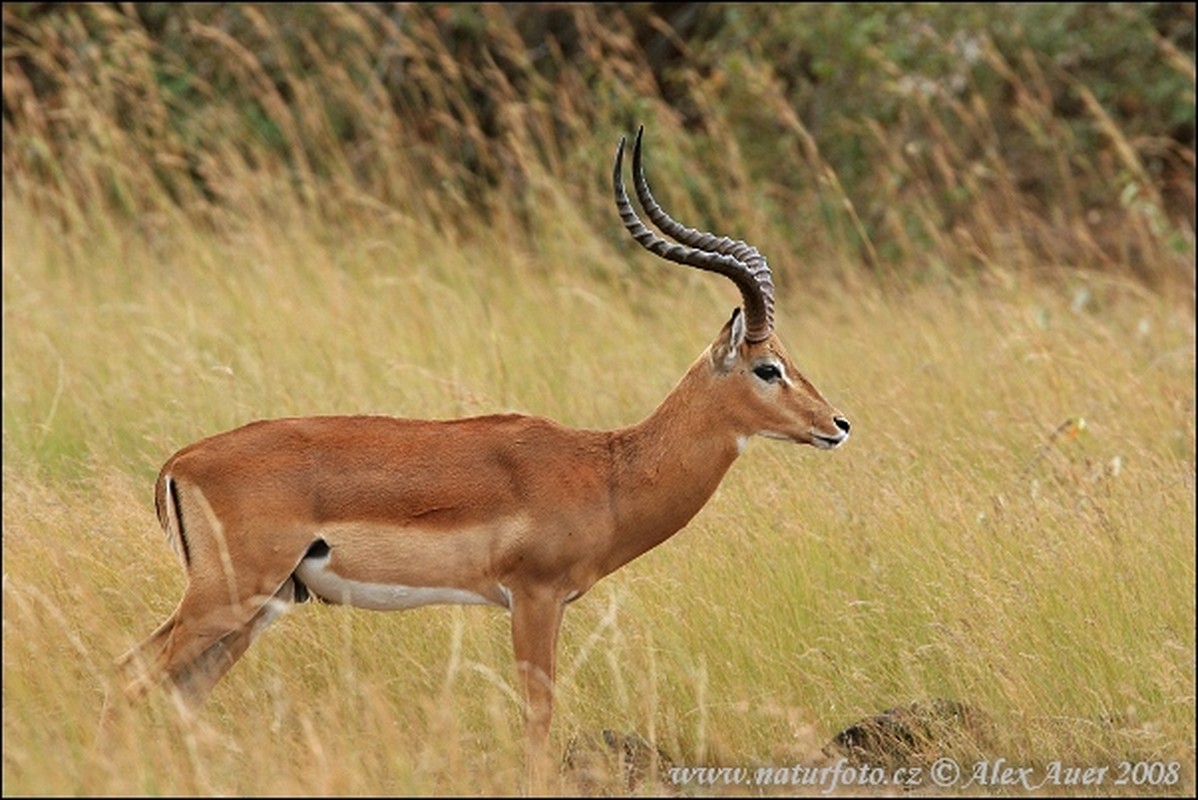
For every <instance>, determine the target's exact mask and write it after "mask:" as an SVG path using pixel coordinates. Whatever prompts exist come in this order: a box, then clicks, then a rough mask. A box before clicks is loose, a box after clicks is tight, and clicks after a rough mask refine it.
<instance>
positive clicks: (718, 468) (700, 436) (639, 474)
mask: <svg viewBox="0 0 1198 800" xmlns="http://www.w3.org/2000/svg"><path fill="white" fill-rule="evenodd" d="M719 381H720V379H719V377H718V376H717V375H715V374H714V373H713V371H712V368H711V366H710V360H709V356H708V354H707V353H704V355H703V356H701V357H700V358H699V360H698V361H696V362H695V364H694V365H693V366H692V367H691V368H690V370H688V371H687V373H686V375H684V376H683V378H682V380H681V381H679V382H678V385H677V386H676V387H674V389H673V391H671V392H670V394H669V395H668V396H667V397H666V398H665V400H663V401H662V403H661V405H659V406H658V407H657V409H656V410H655V411H654V412H653V413H652V414H651V415H650V416H649V417H648V418H647V419H646V420H644V421H643V422H641V423H639V424H637V425H633V426H632V427H629V428H623V429H621V430H617V431H613V432H612V439H611V451H612V452H611V455H612V484H613V485H612V493H611V497H612V504H613V509H612V512H613V517H614V522H615V537H616V539H615V542H614V546H613V548H612V549H611V551H610V553H609V555H608V560H607V562H606V563H605V565H604V566H605V574H607V573H610V572H611V571H613V570H615V569H617V568H619V567H620V566H621V565H623V564H626V563H628V562H629V561H631V560H632V559H634V558H636V557H637V556H639V555H641V554H642V553H645V552H647V551H649V550H651V549H652V548H654V547H656V546H657V545H659V544H661V543H662V542H664V541H665V540H666V539H668V538H670V536H672V535H674V534H675V533H677V532H678V531H679V530H680V529H681V528H682V527H683V526H685V525H686V524H687V523H688V522H689V521H690V520H691V518H692V517H694V515H695V514H697V513H698V512H699V509H700V508H702V507H703V505H704V504H705V503H706V502H707V500H708V499H709V498H710V497H711V495H712V494H713V493H714V492H715V490H716V487H717V486H719V484H720V481H721V480H722V479H723V477H724V474H725V473H726V472H727V471H728V468H729V467H731V466H732V462H733V461H735V460H736V457H737V456H738V455H739V454H740V451H741V448H742V446H743V438H742V437H743V434H741V433H739V432H738V431H736V430H734V429H732V427H731V426H730V424H729V421H728V419H729V416H728V414H727V411H726V410H724V411H723V412H721V408H720V405H721V404H720V402H719V397H720V394H721V392H720V390H719V386H718V385H717V384H718V383H719Z"/></svg>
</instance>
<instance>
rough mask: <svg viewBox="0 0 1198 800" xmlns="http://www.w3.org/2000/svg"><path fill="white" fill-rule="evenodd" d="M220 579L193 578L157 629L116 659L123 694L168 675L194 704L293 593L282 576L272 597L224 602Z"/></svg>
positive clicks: (136, 691)
mask: <svg viewBox="0 0 1198 800" xmlns="http://www.w3.org/2000/svg"><path fill="white" fill-rule="evenodd" d="M224 592H225V589H224V586H223V585H213V584H212V582H202V581H199V580H193V581H192V583H190V584H188V587H187V591H186V592H185V593H184V596H183V599H182V600H181V601H180V603H179V607H178V608H176V609H175V613H174V614H172V615H171V616H170V618H169V619H168V620H167V621H166V622H165V623H163V624H162V625H161V626H160V627H159V628H158V630H156V631H154V633H152V634H150V636H149V637H147V638H146V640H145V641H143V642H142V643H141V644H139V645H137V646H136V647H134V648H133V649H132V650H130V651H129V652H128V653H126V654H125V655H124V656H122V657H121V659H120V660H119V661H118V662H117V664H118V667H120V668H122V669H124V670H126V671H127V672H131V673H133V675H134V678H133V680H132V681H131V682H130V683H129V684H128V686H127V687H126V690H125V692H126V695H127V696H129V698H130V699H136V698H139V697H141V696H142V695H144V694H145V693H146V692H147V691H149V690H150V689H152V688H153V687H154V686H156V685H158V684H159V683H161V682H162V681H163V680H164V679H167V678H169V679H170V680H171V681H172V683H174V685H175V688H176V689H177V690H179V692H180V693H181V694H182V695H184V696H185V697H186V699H187V700H188V701H189V702H192V703H195V704H198V703H199V701H201V700H202V699H203V698H204V695H206V694H207V692H208V690H209V689H211V688H212V686H213V685H215V683H216V682H217V681H218V680H219V679H220V678H221V676H222V675H224V674H225V673H226V672H227V671H228V670H229V668H230V667H232V666H233V664H234V662H236V661H237V659H238V658H240V657H241V655H242V654H243V653H244V652H245V650H246V648H247V647H249V645H250V643H251V642H252V641H253V639H254V637H256V636H257V635H258V634H259V633H261V632H262V630H264V629H265V628H266V626H267V625H269V624H270V623H271V622H272V621H273V620H274V619H275V618H276V617H277V616H278V614H279V612H280V611H281V610H282V608H283V607H284V606H285V604H286V603H288V602H290V601H291V599H292V598H293V594H294V584H293V583H292V581H291V580H290V579H288V580H285V581H284V582H283V584H282V586H281V587H280V588H279V589H278V590H277V591H276V593H275V594H274V596H273V597H262V596H258V597H249V598H246V599H245V600H244V601H242V602H241V603H240V604H238V605H236V606H233V605H230V604H229V602H228V600H227V599H226V598H225V595H224Z"/></svg>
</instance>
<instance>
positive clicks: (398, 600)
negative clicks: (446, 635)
mask: <svg viewBox="0 0 1198 800" xmlns="http://www.w3.org/2000/svg"><path fill="white" fill-rule="evenodd" d="M295 575H296V577H297V578H299V579H300V581H301V582H302V583H303V584H304V585H305V586H307V587H308V589H309V590H310V591H311V592H312V593H313V594H314V595H316V596H317V597H319V598H321V599H322V600H326V601H328V602H330V603H341V604H344V605H351V606H357V607H358V608H369V609H373V610H375V611H402V610H404V609H407V608H416V607H418V606H428V605H435V604H450V605H475V604H487V603H491V601H490V600H488V599H487V598H485V597H483V596H482V595H481V594H476V593H474V592H469V591H466V590H465V589H452V588H447V587H442V586H400V585H396V584H385V583H364V582H362V581H355V580H350V579H348V578H343V577H341V576H340V575H338V574H337V573H335V572H333V571H332V570H331V569H329V557H328V556H327V555H325V556H321V557H317V558H305V559H304V560H303V561H301V562H300V563H299V566H298V567H296V568H295Z"/></svg>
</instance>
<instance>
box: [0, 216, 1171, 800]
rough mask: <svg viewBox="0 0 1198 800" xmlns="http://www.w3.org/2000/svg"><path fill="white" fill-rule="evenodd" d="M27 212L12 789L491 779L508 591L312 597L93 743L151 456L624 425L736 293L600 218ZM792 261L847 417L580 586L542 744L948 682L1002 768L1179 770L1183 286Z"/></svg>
mask: <svg viewBox="0 0 1198 800" xmlns="http://www.w3.org/2000/svg"><path fill="white" fill-rule="evenodd" d="M39 231H40V228H39V226H38V224H37V218H36V217H34V216H32V215H30V214H29V213H27V210H26V209H24V208H22V207H21V205H20V204H19V203H10V204H8V205H7V207H6V216H5V241H4V253H5V255H4V259H5V261H4V296H5V322H4V324H5V332H6V335H5V337H4V363H5V374H4V398H5V402H4V415H5V422H4V447H5V462H4V463H5V467H4V497H5V502H4V532H5V533H4V540H5V548H4V570H5V582H4V592H5V599H4V614H5V625H4V709H5V714H4V734H5V735H4V741H5V749H4V757H5V771H4V782H5V786H4V788H5V792H6V793H19V794H23V793H37V794H40V793H66V794H81V793H122V792H131V793H152V794H174V793H190V792H198V793H237V794H241V793H252V794H273V793H289V792H300V793H360V792H371V793H373V792H387V793H401V792H402V793H408V792H413V793H430V792H438V793H441V792H445V793H477V792H486V791H495V792H500V793H511V792H514V791H517V790H518V787H519V785H520V784H519V778H520V749H519V710H518V706H517V704H516V702H515V694H514V690H513V680H514V674H513V672H514V670H513V669H512V667H511V656H510V652H509V644H508V633H507V628H506V618H505V617H504V616H503V615H502V614H500V613H496V612H490V611H487V610H485V609H452V608H444V609H427V610H422V611H419V612H413V613H410V614H392V615H376V614H371V613H368V612H358V611H349V610H344V609H331V608H320V607H303V608H300V609H297V611H296V612H295V613H293V614H291V615H290V616H289V617H288V618H286V619H285V620H284V621H283V622H282V623H280V624H279V625H278V626H277V628H276V629H272V631H271V632H270V633H269V634H268V635H267V636H266V637H264V639H263V640H262V641H261V642H260V643H259V644H256V645H255V649H254V650H253V651H251V654H250V655H249V656H247V658H246V659H245V661H244V662H243V663H242V664H241V665H239V666H238V667H237V668H236V669H235V670H234V672H233V673H232V674H231V676H230V677H229V678H227V679H226V681H224V682H223V683H222V684H221V685H220V686H219V687H218V689H217V691H216V693H215V694H214V696H213V698H212V700H211V702H210V704H209V706H208V707H207V710H206V712H205V713H204V714H203V715H202V716H201V717H199V718H198V719H194V720H186V721H185V720H181V719H180V718H178V717H177V716H176V714H175V712H174V711H173V710H172V708H171V706H170V704H169V703H167V702H165V700H164V699H161V698H159V699H155V700H153V701H152V702H151V703H150V704H149V705H148V706H147V707H146V708H144V709H142V710H138V711H134V712H131V713H128V714H121V715H120V716H119V717H118V720H117V722H116V724H115V727H114V728H113V729H112V730H111V731H109V732H108V733H107V734H105V735H104V736H102V737H100V736H98V734H97V727H96V726H97V720H98V718H99V713H100V708H101V704H102V702H103V698H104V696H105V694H106V692H108V691H109V690H110V689H111V688H112V687H111V684H110V681H111V676H110V674H109V672H108V665H109V663H110V661H111V659H112V658H113V657H115V656H116V655H118V654H119V653H120V652H121V651H122V650H123V649H125V648H126V647H127V646H129V645H130V644H131V643H132V642H133V641H135V640H136V639H138V638H140V637H141V636H143V635H144V634H145V633H147V632H148V631H149V630H150V629H151V628H152V627H153V626H154V625H156V624H157V623H158V622H159V621H160V620H161V618H163V617H165V616H166V615H167V613H169V611H170V609H171V607H172V605H173V603H174V602H175V601H176V599H177V597H178V595H179V593H180V591H181V585H182V576H181V575H180V573H179V571H178V568H177V565H176V563H175V561H174V558H173V556H172V555H171V554H170V552H169V550H168V549H167V548H166V546H165V545H164V544H163V542H162V541H161V534H160V532H159V531H158V530H157V527H156V524H155V522H154V519H153V512H152V508H151V502H150V486H151V483H152V477H153V474H154V471H155V470H156V468H157V466H158V464H159V462H160V461H161V460H162V459H163V458H164V457H165V456H166V455H167V454H168V453H169V452H170V451H171V450H172V449H173V448H175V447H177V446H179V445H180V444H182V443H185V442H187V441H190V440H192V439H194V438H197V437H199V436H201V435H204V434H206V433H210V432H212V431H215V430H220V429H224V428H227V427H230V426H232V425H235V424H237V423H239V422H241V421H244V420H247V419H250V418H253V417H261V416H276V415H284V414H295V413H323V412H332V411H377V412H386V413H395V414H402V415H413V416H453V415H459V414H468V413H476V412H484V411H492V410H501V409H513V408H514V409H518V410H522V411H527V412H530V413H537V414H543V415H546V416H551V417H554V418H556V419H559V420H562V421H565V422H568V423H571V424H576V425H580V426H615V425H620V424H626V423H629V422H632V421H635V420H636V419H638V418H639V417H641V416H643V415H644V414H646V413H648V411H649V410H650V409H651V408H652V407H653V405H654V404H655V403H656V401H657V400H658V399H660V397H661V396H663V395H664V394H665V392H666V391H667V390H668V388H669V386H670V384H671V383H672V381H673V380H675V379H676V378H677V376H678V375H680V374H681V373H682V371H683V370H684V368H685V367H686V365H687V364H688V363H689V361H690V359H692V358H693V357H694V356H695V355H697V353H698V352H699V351H700V350H701V349H702V347H703V346H704V345H705V344H706V342H707V341H708V339H709V338H710V337H711V336H712V335H713V334H714V332H715V331H716V330H717V329H718V326H719V324H720V323H721V322H722V321H723V318H724V316H725V314H726V313H727V311H728V309H729V308H730V307H731V304H732V302H733V297H734V293H733V292H732V291H731V290H730V288H729V287H724V286H721V285H720V283H721V282H720V281H716V280H708V279H707V278H708V276H704V275H694V276H690V275H686V274H685V273H682V272H681V271H680V270H677V271H675V270H671V269H669V268H663V270H662V272H663V274H661V275H658V276H655V278H656V279H655V280H652V281H649V282H647V283H646V284H644V285H632V284H630V283H628V282H627V281H620V280H618V275H617V274H616V273H618V272H619V271H620V269H621V259H620V258H619V257H618V256H617V255H616V254H615V253H607V252H606V250H605V246H604V245H603V243H601V242H593V243H588V244H587V245H585V246H582V247H580V252H582V253H587V252H593V253H594V254H595V258H596V260H595V261H594V262H593V263H590V262H588V261H587V260H586V257H585V256H582V257H580V258H579V259H578V260H576V261H574V263H553V262H551V261H549V260H547V259H546V258H545V257H543V256H541V255H539V254H532V255H531V256H530V255H529V254H527V253H523V252H512V251H508V250H504V249H497V248H491V249H490V250H489V251H488V252H486V253H482V252H479V251H478V250H476V249H474V248H472V247H469V246H467V247H459V246H456V245H452V246H451V245H446V244H438V243H436V242H431V241H430V242H422V243H421V245H420V246H416V247H413V246H412V244H411V242H410V240H408V238H407V237H406V235H405V234H404V233H402V232H399V231H395V230H386V229H381V230H379V231H378V232H377V234H376V235H375V236H374V237H369V238H365V237H364V238H357V239H353V240H341V241H337V240H333V239H328V240H324V239H325V237H323V236H321V232H319V231H317V232H315V233H313V232H311V231H304V230H296V229H287V230H270V229H266V228H263V229H258V230H255V231H254V235H253V236H252V237H243V238H240V239H239V240H238V241H237V242H236V243H229V242H227V241H222V240H219V239H217V238H215V237H208V236H205V235H202V234H199V233H196V232H195V231H193V230H189V229H181V230H180V231H179V232H178V236H179V239H178V242H177V244H174V243H170V246H166V247H164V248H163V250H164V252H173V253H175V254H176V255H175V257H174V258H173V259H172V260H169V261H158V260H157V258H158V257H157V256H154V255H152V254H149V253H143V252H136V251H128V252H125V253H124V254H123V256H122V257H118V256H117V254H116V253H114V252H112V251H111V250H110V249H109V246H105V245H103V244H101V245H99V246H97V247H96V249H95V250H94V251H93V253H92V254H91V256H90V257H89V258H88V259H87V260H79V259H75V260H74V261H73V262H70V263H68V261H67V259H66V257H65V255H64V252H63V250H64V249H65V245H63V244H62V243H59V242H57V241H55V240H52V239H50V238H47V237H44V236H41V235H40V234H39ZM320 240H324V241H320ZM603 258H606V261H601V260H600V259H603ZM151 276H152V278H151ZM783 292H784V293H785V298H786V300H785V302H784V305H783V308H782V312H781V314H780V331H781V334H782V336H783V338H784V339H785V340H786V341H787V342H788V343H789V345H790V347H791V349H792V351H793V352H794V353H795V354H796V356H797V358H799V360H800V363H801V364H802V366H803V368H804V370H805V371H806V373H807V374H808V376H809V377H811V378H812V379H813V380H815V381H816V382H817V384H818V385H820V386H821V387H822V388H823V389H824V390H825V391H826V392H827V394H828V395H829V396H830V397H831V398H832V399H833V400H834V402H836V403H838V404H839V405H840V406H841V407H842V408H843V409H845V410H846V412H847V413H848V414H850V415H851V417H852V419H853V420H854V424H855V427H854V438H853V440H852V441H851V443H850V444H849V445H848V446H847V448H845V449H844V450H842V451H838V452H837V453H835V454H831V455H826V454H821V453H817V452H814V451H809V450H806V449H803V450H800V449H797V448H791V447H787V446H785V445H781V444H779V443H776V442H767V441H761V442H758V443H756V444H754V445H752V446H751V447H750V448H749V450H748V451H747V452H746V454H745V455H744V456H743V457H742V459H741V461H740V462H738V464H737V465H736V466H735V467H734V469H733V471H732V473H731V474H730V476H729V477H728V479H727V480H726V481H725V484H724V486H723V487H722V488H721V490H720V492H719V493H718V494H717V496H716V498H715V499H714V500H713V501H712V503H711V504H710V505H709V507H708V508H707V509H705V511H704V512H703V513H702V514H701V515H700V516H699V518H698V519H697V520H696V521H695V523H694V524H692V526H691V527H690V528H689V529H688V530H687V531H686V532H684V533H683V534H681V535H680V536H679V537H678V538H677V539H676V540H674V541H671V542H669V543H667V544H666V545H665V546H663V547H662V548H659V549H658V550H657V551H654V552H652V553H650V554H648V555H647V556H645V557H644V558H642V559H641V560H639V561H638V562H636V563H634V564H633V565H631V566H629V567H628V568H626V569H624V570H623V571H622V572H620V573H617V574H616V575H615V576H612V577H611V578H609V579H607V580H606V581H604V582H603V583H601V584H600V585H599V586H597V587H596V588H595V589H594V590H593V591H592V592H591V594H590V595H589V596H588V597H587V598H586V599H585V601H583V602H581V603H580V604H579V605H578V606H577V607H576V608H575V609H573V610H572V611H571V614H570V615H569V616H568V619H567V625H566V629H565V632H564V636H563V641H562V659H563V676H562V687H561V702H560V711H559V715H558V717H557V724H556V728H555V730H556V734H555V735H556V737H557V739H556V741H557V742H558V744H559V745H560V744H563V743H564V739H565V738H566V737H567V735H568V734H569V732H570V731H573V730H579V729H581V730H595V729H598V728H602V727H611V728H615V729H624V730H637V731H640V732H642V734H645V735H647V736H648V737H649V738H651V739H652V740H654V741H656V742H658V743H659V744H660V745H662V746H663V747H664V748H666V750H667V751H668V752H670V753H671V754H672V755H673V757H674V758H675V759H676V760H677V761H678V762H679V763H682V764H712V763H717V764H725V765H747V764H787V765H788V764H791V763H795V762H802V763H806V762H807V761H809V760H811V759H814V758H816V757H817V755H818V745H820V744H822V743H823V742H824V741H826V740H827V739H828V738H830V736H831V735H832V734H833V733H835V731H836V730H838V729H839V727H843V726H844V725H847V724H848V723H850V722H852V721H853V720H855V719H857V718H859V717H861V716H865V715H867V714H869V713H873V712H875V711H878V710H880V709H881V708H886V707H890V706H894V705H897V704H900V703H905V702H909V701H910V700H913V699H919V698H924V697H938V696H949V697H954V698H958V699H961V700H964V701H967V702H970V703H972V704H975V705H977V706H979V707H980V708H983V709H985V710H986V711H987V712H988V713H989V714H990V715H991V716H992V717H993V718H994V719H995V720H996V727H997V737H996V740H995V742H994V748H995V752H998V753H1001V754H1004V755H1006V756H1007V757H1008V758H1010V759H1012V760H1015V761H1019V762H1021V763H1043V762H1046V761H1051V760H1053V759H1061V760H1063V761H1067V762H1074V763H1091V762H1094V763H1107V762H1112V761H1117V760H1120V759H1133V760H1135V759H1163V760H1167V761H1168V760H1174V761H1178V762H1180V763H1182V764H1184V765H1185V767H1184V769H1185V772H1184V775H1185V782H1184V784H1183V785H1180V786H1177V787H1173V788H1175V789H1176V790H1177V791H1178V792H1182V791H1184V790H1185V787H1192V775H1193V746H1194V726H1193V712H1194V707H1193V697H1194V694H1193V686H1194V662H1193V653H1194V605H1193V601H1192V598H1193V594H1194V560H1193V541H1194V486H1193V474H1194V416H1193V402H1194V391H1193V382H1194V336H1193V318H1192V316H1191V314H1190V312H1189V311H1188V310H1186V308H1185V306H1184V305H1181V306H1179V305H1177V304H1174V303H1170V302H1166V301H1162V300H1161V299H1160V298H1159V297H1156V296H1153V295H1150V294H1148V293H1146V292H1144V291H1143V290H1141V289H1138V288H1136V287H1135V286H1134V285H1133V284H1129V283H1125V282H1121V281H1117V280H1112V279H1109V278H1102V277H1095V276H1086V275H1081V274H1078V275H1074V276H1070V277H1068V278H1063V279H1062V280H1061V281H1060V282H1058V283H1057V284H1055V285H1051V286H1045V285H1038V284H1033V283H1017V284H1015V285H1013V286H1010V287H1002V286H950V285H942V286H939V287H935V288H931V287H929V288H925V289H918V290H910V291H905V292H902V293H891V294H887V293H882V292H879V291H877V290H860V289H859V290H854V291H851V292H849V291H845V290H838V289H837V288H836V287H834V286H822V287H821V286H816V287H813V288H811V289H804V288H803V287H801V286H797V285H795V283H794V282H793V281H792V282H791V283H789V284H784V285H783ZM462 321H469V324H462ZM1082 419H1084V421H1085V425H1084V427H1082V426H1081V425H1079V424H1077V423H1076V422H1075V423H1074V424H1073V425H1062V423H1064V422H1065V421H1066V420H1075V421H1077V420H1082Z"/></svg>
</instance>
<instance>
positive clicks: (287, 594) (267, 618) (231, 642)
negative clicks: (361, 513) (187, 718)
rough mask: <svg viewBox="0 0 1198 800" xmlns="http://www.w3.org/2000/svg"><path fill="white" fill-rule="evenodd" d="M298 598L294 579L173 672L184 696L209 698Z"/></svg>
mask: <svg viewBox="0 0 1198 800" xmlns="http://www.w3.org/2000/svg"><path fill="white" fill-rule="evenodd" d="M294 599H295V583H294V582H292V581H291V580H290V579H288V580H287V581H285V582H284V583H283V586H282V587H281V588H280V589H279V591H277V592H275V594H274V597H272V598H271V599H269V600H267V601H266V602H265V603H264V604H263V605H262V607H261V608H260V609H258V613H256V614H254V616H253V617H252V618H251V619H250V621H249V622H247V623H246V624H245V625H242V626H241V627H240V628H238V629H237V630H235V631H233V632H231V633H227V634H225V635H224V636H222V637H221V638H220V639H218V640H217V641H216V642H215V643H213V644H212V645H210V646H209V647H208V648H207V649H206V650H204V651H203V652H202V653H200V655H199V656H197V657H196V658H195V660H193V661H192V662H190V663H189V664H185V665H184V666H183V667H181V668H180V669H178V670H176V671H174V672H172V673H171V681H172V682H173V683H174V685H175V688H176V689H177V690H178V691H179V693H180V694H182V695H183V696H184V698H188V699H192V698H194V699H196V700H199V699H201V698H203V697H205V696H206V695H207V694H208V692H209V691H211V690H212V687H213V686H215V685H216V683H217V681H219V680H220V679H221V678H223V677H224V675H225V673H226V672H228V671H229V669H230V668H231V667H232V666H233V665H234V664H235V663H237V659H239V658H241V656H242V655H244V654H245V651H246V650H247V649H248V648H249V646H250V645H251V644H252V643H253V641H254V640H255V639H257V638H258V635H259V634H261V633H262V631H264V630H266V628H267V627H268V626H269V625H270V624H271V623H272V622H274V621H275V620H276V619H278V618H279V617H280V616H282V614H283V612H284V611H286V609H287V606H288V605H290V604H291V603H292V601H293V600H294Z"/></svg>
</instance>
